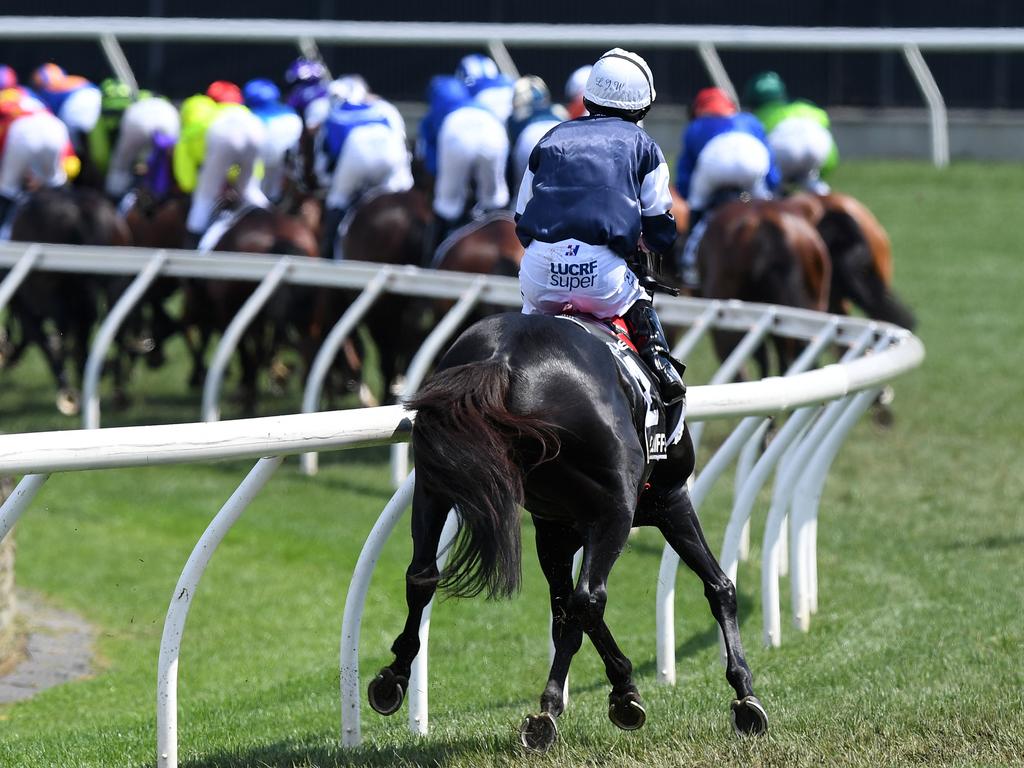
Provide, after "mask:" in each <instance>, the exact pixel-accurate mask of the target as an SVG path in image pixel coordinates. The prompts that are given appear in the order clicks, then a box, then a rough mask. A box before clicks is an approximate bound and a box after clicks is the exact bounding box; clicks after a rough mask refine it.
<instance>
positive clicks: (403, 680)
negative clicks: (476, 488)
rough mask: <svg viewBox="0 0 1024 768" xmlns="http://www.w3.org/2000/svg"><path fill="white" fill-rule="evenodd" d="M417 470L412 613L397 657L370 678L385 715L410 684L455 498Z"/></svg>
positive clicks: (408, 580)
mask: <svg viewBox="0 0 1024 768" xmlns="http://www.w3.org/2000/svg"><path fill="white" fill-rule="evenodd" d="M421 477H422V476H421V475H419V474H417V476H416V483H415V487H414V488H413V502H412V509H413V511H412V541H413V551H412V562H411V563H410V564H409V568H408V570H407V571H406V573H405V600H406V603H407V604H408V607H409V615H408V617H407V618H406V620H405V627H404V628H403V629H402V633H401V634H400V635H399V636H398V637H397V638H396V639H395V642H394V643H392V645H391V652H392V653H394V654H395V660H394V661H393V662H392V663H391V664H389V665H388V666H386V667H384V668H383V669H382V670H381V671H380V672H379V673H378V675H377V676H376V677H375V678H374V679H373V680H371V681H370V685H369V688H368V689H367V692H366V693H367V699H368V700H369V702H370V706H371V707H372V708H373V709H374V710H375V711H376V712H379V713H380V714H382V715H392V714H394V713H395V712H397V711H398V708H399V707H401V706H402V700H403V699H404V698H405V691H406V690H407V689H408V687H409V675H410V674H411V672H412V662H413V659H415V658H416V654H417V653H419V652H420V619H421V618H422V616H423V610H424V609H425V608H426V607H427V605H428V604H429V603H430V601H431V599H432V598H433V597H434V592H435V591H436V590H437V584H438V581H439V579H440V573H439V572H438V570H437V547H438V544H439V543H440V541H441V531H442V530H443V528H444V523H445V520H446V519H447V518H448V512H449V511H450V510H451V508H452V502H451V501H450V500H448V499H445V498H443V497H442V496H440V495H438V494H437V493H435V492H433V491H430V490H428V489H427V487H426V484H425V483H424V481H423V480H422V479H421Z"/></svg>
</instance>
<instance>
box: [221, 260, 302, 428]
mask: <svg viewBox="0 0 1024 768" xmlns="http://www.w3.org/2000/svg"><path fill="white" fill-rule="evenodd" d="M290 266H291V259H290V258H289V257H288V256H283V257H281V258H280V259H278V261H277V262H276V263H275V264H274V267H273V269H271V270H270V271H269V272H268V273H267V274H266V276H265V277H264V278H263V280H261V281H260V284H259V285H258V286H257V287H256V290H255V291H253V292H252V294H251V295H250V296H249V298H248V299H246V300H245V303H244V304H243V305H242V308H241V309H239V310H238V314H237V315H235V316H234V317H233V318H231V322H230V323H228V327H227V328H226V329H225V331H224V335H223V336H222V337H221V339H220V343H219V344H218V345H217V349H216V351H215V352H214V355H213V362H212V363H210V369H209V370H208V371H207V372H206V381H204V382H203V409H202V415H203V421H219V420H220V407H219V406H218V402H219V400H220V389H221V384H222V383H223V381H224V373H225V371H226V370H227V367H228V364H229V363H230V362H231V355H232V354H234V352H235V349H236V348H237V347H238V342H239V341H240V340H241V338H242V334H243V333H245V329H246V328H248V327H249V324H250V323H251V322H252V321H253V318H255V317H256V315H257V314H259V311H260V310H261V309H263V305H264V304H266V303H267V301H268V300H269V299H270V297H271V296H272V295H273V293H274V291H275V290H277V286H278V285H280V284H281V281H282V280H284V278H285V276H286V275H287V274H288V269H289V267H290Z"/></svg>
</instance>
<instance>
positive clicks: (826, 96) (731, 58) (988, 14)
mask: <svg viewBox="0 0 1024 768" xmlns="http://www.w3.org/2000/svg"><path fill="white" fill-rule="evenodd" d="M86 12H88V14H89V15H97V16H103V15H137V16H196V17H209V18H211V19H212V18H217V17H222V16H244V17H247V18H248V17H266V18H293V19H296V18H297V19H303V18H305V19H319V18H323V19H355V20H385V21H389V20H394V21H399V20H401V21H489V22H554V23H557V22H565V23H615V24H635V23H675V24H753V25H766V26H773V25H784V26H856V27H883V26H885V27H893V26H895V27H899V26H942V27H1001V26H1013V27H1024V2H1021V1H1020V0H939V2H936V1H935V0H899V2H894V1H893V0H746V1H745V2H722V0H686V1H685V2H681V1H680V0H648V2H647V3H644V4H643V8H642V10H641V11H638V10H637V4H635V3H628V2H621V0H617V1H616V2H607V1H606V0H589V1H588V2H567V3H552V2H550V0H490V1H489V2H482V3H481V2H477V3H468V2H423V1H422V0H416V1H415V2H414V1H412V0H394V1H392V2H377V3H369V2H360V3H354V2H351V1H350V0H293V1H291V2H287V3H285V2H280V1H277V2H272V1H271V0H249V2H247V3H244V4H240V3H237V2H225V0H139V1H138V2H135V3H130V4H129V3H125V2H123V0H121V1H118V2H115V1H114V0H89V2H88V3H83V2H81V0H49V1H48V2H38V1H37V2H31V0H4V2H3V9H2V11H0V14H2V15H82V14H83V13H86ZM641 14H642V15H641ZM2 15H0V27H2V24H3V19H2ZM211 23H214V22H212V21H211ZM124 48H125V53H126V55H127V56H128V59H129V61H130V62H131V64H132V67H133V68H134V70H135V73H136V76H137V77H138V78H139V80H140V82H141V83H142V84H143V85H144V86H147V87H151V88H155V89H157V90H160V91H162V92H164V93H166V94H168V95H170V96H174V97H182V96H185V95H188V94H189V93H192V92H195V91H197V90H200V89H202V88H204V87H205V85H206V84H207V83H208V82H209V81H210V80H214V79H232V80H236V81H239V82H241V81H244V80H247V79H249V78H251V77H256V76H269V77H272V78H274V79H277V80H280V77H281V75H282V73H283V70H284V68H285V67H286V66H287V64H288V62H290V61H291V60H292V59H293V58H295V56H296V55H297V53H296V49H295V48H294V47H292V46H267V45H239V44H234V43H225V44H223V45H211V44H201V45H199V44H179V43H174V44H167V43H137V44H135V43H133V44H126V45H125V46H124ZM323 52H324V56H325V59H326V61H327V63H328V65H329V66H330V68H331V69H332V71H333V72H334V73H335V74H340V73H344V72H360V73H362V74H363V75H364V76H365V77H366V78H367V79H368V80H369V81H370V84H371V86H372V87H373V88H374V89H375V90H377V91H378V92H380V93H382V94H383V95H385V96H387V97H389V98H391V99H396V100H405V99H419V98H420V97H421V95H422V92H423V89H424V86H425V85H426V82H427V80H428V79H429V77H430V75H432V74H435V73H438V72H450V71H452V70H453V69H454V67H455V65H456V63H457V62H458V59H459V57H460V56H462V55H463V54H465V53H469V52H470V51H469V50H463V49H445V48H436V49H435V48H383V47H379V46H377V47H369V46H351V47H340V46H333V47H332V46H325V47H324V48H323ZM511 52H512V55H513V57H514V58H515V60H516V63H517V65H518V66H519V68H520V70H521V71H523V72H532V73H536V74H539V75H541V76H542V77H544V78H545V79H546V80H547V81H548V83H549V84H550V86H551V88H552V91H553V92H554V93H555V94H556V95H558V94H560V93H561V90H562V86H563V84H564V82H565V78H566V77H567V76H568V74H569V73H570V72H571V71H572V70H573V69H575V68H576V67H577V66H579V65H581V64H584V63H587V62H589V61H592V60H593V59H594V58H596V57H597V56H598V55H600V54H601V52H602V49H601V48H600V47H595V48H593V49H586V48H582V49H577V48H573V49H565V50H544V49H539V50H538V49H524V48H513V49H512V51H511ZM640 52H641V53H645V55H647V58H648V60H649V61H650V63H651V66H652V68H653V69H654V73H655V77H656V83H657V86H658V93H659V98H660V99H661V100H663V101H668V102H676V103H685V102H687V101H688V100H689V99H690V98H691V97H692V94H693V93H694V92H695V91H696V90H697V89H698V88H701V87H704V86H706V85H708V84H709V83H708V79H707V75H706V74H705V72H704V69H703V67H702V66H701V63H700V60H699V59H698V57H697V54H696V53H695V52H691V51H680V52H669V51H649V52H645V51H643V49H642V47H641V48H640ZM720 53H721V56H722V59H723V62H724V63H725V66H726V68H727V70H728V71H729V74H730V76H731V77H732V79H733V81H734V82H735V83H736V84H737V86H738V87H739V86H741V85H742V83H743V82H745V80H746V79H747V78H748V77H749V76H751V75H752V74H754V73H755V72H757V71H760V70H761V69H766V68H771V69H776V70H778V71H779V72H780V74H781V75H782V76H783V78H784V79H785V80H786V82H787V83H788V84H789V86H790V92H791V94H792V95H797V96H804V97H806V98H810V99H812V100H814V101H816V102H819V103H821V104H825V105H832V106H837V105H843V106H856V107H902V106H915V107H916V106H920V105H921V103H922V102H921V97H920V95H919V94H918V92H917V89H916V87H915V85H914V82H913V80H912V78H911V76H910V74H909V73H908V71H907V68H906V65H905V64H904V62H903V60H902V57H901V56H900V55H899V54H896V53H879V54H872V53H844V54H839V53H788V52H782V51H774V52H742V51H729V50H725V51H721V52H720ZM925 55H926V59H927V61H928V64H929V66H930V67H931V69H932V72H933V73H934V75H935V78H936V80H937V81H938V83H939V87H940V88H941V89H942V92H943V95H944V96H945V98H946V101H947V104H948V106H950V107H951V108H978V109H991V108H997V109H1021V108H1024V54H1008V53H1007V54H1003V53H1000V54H928V53H926V54H925ZM43 61H57V62H58V63H60V64H61V65H63V66H64V67H65V68H66V69H68V71H70V72H75V73H79V74H83V75H85V76H87V77H90V78H93V79H101V78H103V77H106V76H107V75H109V74H110V73H109V70H108V68H107V65H106V61H105V59H104V58H103V56H102V53H101V52H100V50H99V46H98V45H97V44H93V43H87V42H39V41H35V42H31V43H28V42H25V43H23V42H13V41H9V40H3V39H2V38H0V62H4V63H8V64H10V65H12V66H14V67H15V68H16V69H17V70H18V71H19V73H21V74H22V75H23V76H27V75H28V73H29V72H30V71H31V69H32V68H33V67H34V66H35V65H37V64H39V63H41V62H43Z"/></svg>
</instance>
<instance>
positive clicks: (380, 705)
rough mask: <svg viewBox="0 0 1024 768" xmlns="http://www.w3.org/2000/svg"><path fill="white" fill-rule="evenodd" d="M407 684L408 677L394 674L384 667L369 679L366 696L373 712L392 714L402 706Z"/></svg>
mask: <svg viewBox="0 0 1024 768" xmlns="http://www.w3.org/2000/svg"><path fill="white" fill-rule="evenodd" d="M408 685H409V680H408V678H405V677H401V676H400V675H396V674H395V673H394V672H392V671H391V670H390V669H388V668H387V667H385V668H384V669H382V670H381V671H380V673H379V674H378V675H377V676H376V677H375V678H373V680H371V681H370V685H369V686H368V687H367V689H366V698H367V700H368V701H369V702H370V706H371V707H372V708H373V711H374V712H377V713H379V714H382V715H393V714H395V712H397V711H398V710H399V708H400V707H401V706H402V701H404V700H405V689H406V687H407V686H408Z"/></svg>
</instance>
